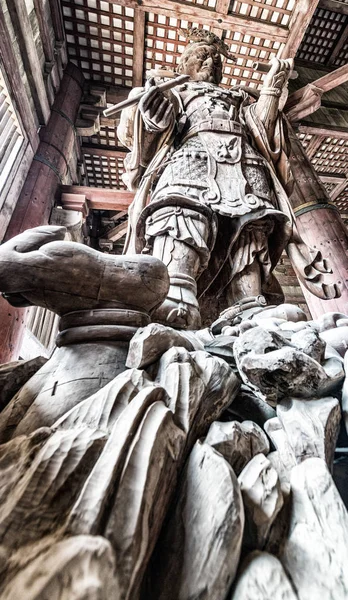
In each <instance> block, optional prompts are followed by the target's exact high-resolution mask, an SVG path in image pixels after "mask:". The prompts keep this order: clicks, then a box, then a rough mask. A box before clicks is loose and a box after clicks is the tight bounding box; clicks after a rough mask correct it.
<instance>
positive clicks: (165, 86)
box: [103, 75, 190, 117]
mask: <svg viewBox="0 0 348 600" xmlns="http://www.w3.org/2000/svg"><path fill="white" fill-rule="evenodd" d="M189 79H190V76H189V75H179V77H176V78H175V79H171V80H170V81H165V82H164V83H160V84H159V85H158V86H157V87H158V89H159V90H161V91H162V92H165V91H166V90H171V89H172V88H173V87H176V86H177V85H180V84H181V83H185V82H186V81H188V80H189ZM145 94H146V92H145V91H144V92H140V93H139V94H137V95H136V96H133V98H128V99H127V100H123V102H119V103H118V104H114V105H113V106H110V107H109V108H106V109H105V110H104V112H103V114H104V117H111V116H112V115H115V114H116V113H118V112H120V111H121V110H123V109H124V108H128V107H129V106H133V105H134V104H138V102H139V101H140V100H141V99H142V97H143V96H144V95H145Z"/></svg>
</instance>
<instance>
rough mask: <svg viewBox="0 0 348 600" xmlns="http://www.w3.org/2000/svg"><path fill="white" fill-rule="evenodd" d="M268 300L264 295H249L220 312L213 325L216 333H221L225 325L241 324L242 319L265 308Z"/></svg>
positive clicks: (213, 330) (212, 327)
mask: <svg viewBox="0 0 348 600" xmlns="http://www.w3.org/2000/svg"><path fill="white" fill-rule="evenodd" d="M266 306H267V301H266V299H265V297H264V296H261V295H259V296H249V297H247V298H242V299H241V300H239V301H238V302H235V304H233V305H232V306H229V307H228V308H226V309H225V310H224V311H222V313H221V314H220V316H219V318H218V319H217V320H216V321H214V323H213V324H212V326H211V329H212V332H213V334H214V335H218V334H219V333H221V330H222V328H223V327H226V326H234V325H239V323H240V322H241V321H243V320H244V319H246V318H249V317H250V316H252V315H253V314H254V312H258V311H260V310H264V309H265V308H266Z"/></svg>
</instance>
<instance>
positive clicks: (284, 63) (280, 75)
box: [262, 58, 294, 96]
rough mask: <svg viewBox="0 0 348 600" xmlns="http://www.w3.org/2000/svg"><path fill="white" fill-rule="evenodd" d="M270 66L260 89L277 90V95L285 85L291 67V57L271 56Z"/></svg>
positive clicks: (292, 62)
mask: <svg viewBox="0 0 348 600" xmlns="http://www.w3.org/2000/svg"><path fill="white" fill-rule="evenodd" d="M270 65H271V68H270V70H269V71H268V73H267V75H266V77H265V79H264V82H263V86H262V89H268V90H269V89H272V90H279V96H280V95H281V93H282V90H283V87H284V86H285V85H286V83H287V81H288V79H289V77H290V75H291V71H292V69H293V65H294V61H293V59H291V58H290V59H284V60H283V59H279V58H273V59H272V60H271V61H270Z"/></svg>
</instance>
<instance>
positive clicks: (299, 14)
mask: <svg viewBox="0 0 348 600" xmlns="http://www.w3.org/2000/svg"><path fill="white" fill-rule="evenodd" d="M317 5H318V0H297V1H296V3H295V8H294V12H293V13H292V17H291V21H290V23H289V35H288V38H287V40H286V42H285V45H284V46H283V47H282V48H281V49H280V51H279V53H278V58H295V56H296V53H297V50H298V49H299V46H300V44H301V42H302V39H303V36H304V34H305V31H306V29H307V27H308V25H309V23H310V21H311V19H312V16H313V14H314V11H315V9H316V8H317ZM279 41H280V40H279Z"/></svg>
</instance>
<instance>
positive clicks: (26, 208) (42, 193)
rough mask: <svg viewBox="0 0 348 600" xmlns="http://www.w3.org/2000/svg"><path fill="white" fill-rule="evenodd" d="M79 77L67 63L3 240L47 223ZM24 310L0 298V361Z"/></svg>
mask: <svg viewBox="0 0 348 600" xmlns="http://www.w3.org/2000/svg"><path fill="white" fill-rule="evenodd" d="M82 86H83V76H82V74H81V71H80V70H79V69H78V68H77V67H75V65H73V64H71V63H69V64H68V66H67V68H66V70H65V72H64V77H63V79H62V82H61V85H60V88H59V92H58V94H57V96H56V99H55V101H54V104H53V107H52V112H51V116H50V119H49V121H48V123H47V125H46V127H43V128H42V129H41V131H40V145H39V147H38V149H37V151H36V154H35V156H34V159H33V162H32V165H31V167H30V169H29V173H28V176H27V178H26V180H25V183H24V186H23V188H22V191H21V194H20V196H19V199H18V202H17V205H16V208H15V209H14V211H13V214H12V217H11V220H10V223H9V226H8V228H7V231H6V234H5V237H4V241H7V240H9V239H10V238H12V237H14V236H15V235H18V234H19V233H21V232H22V231H24V230H25V229H30V228H31V227H37V226H38V225H43V224H47V223H48V220H49V217H50V213H51V210H52V208H53V206H54V202H55V197H56V195H57V192H58V190H59V187H60V185H61V184H62V183H66V182H67V181H68V180H69V160H70V158H71V155H72V153H73V151H74V144H75V127H74V123H75V120H76V116H77V112H78V109H79V105H80V101H81V96H82ZM26 313H27V309H18V308H13V307H11V306H10V305H9V304H8V302H6V301H5V300H4V299H3V298H1V299H0V340H1V345H0V363H4V362H9V361H11V360H16V359H17V357H18V352H19V348H20V345H21V341H22V338H23V334H24V327H25V316H26Z"/></svg>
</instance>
